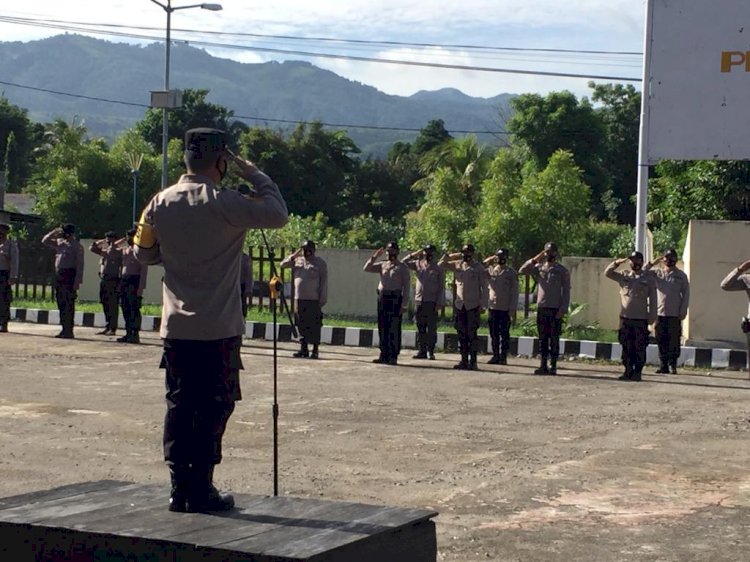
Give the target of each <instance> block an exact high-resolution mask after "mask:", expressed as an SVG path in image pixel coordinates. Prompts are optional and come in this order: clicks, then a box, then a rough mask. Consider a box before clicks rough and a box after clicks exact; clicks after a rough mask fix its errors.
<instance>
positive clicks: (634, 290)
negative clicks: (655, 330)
mask: <svg viewBox="0 0 750 562" xmlns="http://www.w3.org/2000/svg"><path fill="white" fill-rule="evenodd" d="M616 268H617V265H615V262H612V263H611V264H609V265H608V266H607V269H605V270H604V275H606V276H607V277H608V278H609V279H612V280H613V281H615V282H616V283H618V284H619V285H620V316H621V317H622V318H630V319H632V320H648V321H649V322H654V321H655V320H656V309H657V305H656V300H657V299H656V281H655V280H654V276H653V275H650V274H649V273H648V272H645V271H642V272H641V273H635V272H634V271H623V272H620V271H616Z"/></svg>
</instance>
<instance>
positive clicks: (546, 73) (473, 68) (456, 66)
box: [0, 17, 641, 82]
mask: <svg viewBox="0 0 750 562" xmlns="http://www.w3.org/2000/svg"><path fill="white" fill-rule="evenodd" d="M10 20H12V21H13V22H14V23H21V24H23V25H35V26H39V27H52V28H59V29H65V30H69V31H86V32H89V33H97V34H102V35H114V36H120V37H123V36H124V37H130V38H136V39H147V40H157V41H160V40H162V39H161V38H155V37H152V36H148V35H146V36H144V35H137V34H133V33H122V32H115V31H98V30H91V29H88V28H85V29H80V28H75V27H70V26H68V27H63V26H58V25H56V24H49V23H42V22H43V21H45V20H33V21H36V22H37V23H29V22H27V21H18V18H8V17H0V21H10ZM52 21H56V20H52ZM196 32H197V33H201V32H198V31H196ZM185 41H187V42H189V43H191V44H193V45H200V46H204V47H213V48H224V49H234V50H243V51H257V52H265V53H275V54H284V55H294V56H301V57H311V58H329V59H341V60H353V61H359V62H373V63H378V64H395V65H403V66H415V67H427V68H441V69H447V70H470V71H475V72H493V73H504V74H521V75H530V76H550V77H558V78H584V79H588V80H613V81H620V82H641V78H633V77H629V76H611V75H599V74H582V73H573V72H553V71H542V70H524V69H511V68H497V67H485V66H476V65H460V64H447V63H434V62H422V61H409V60H396V59H383V58H377V57H364V56H355V55H344V54H336V53H320V52H310V51H301V50H287V49H275V48H270V47H256V46H248V45H236V44H231V43H216V42H210V41H199V40H194V39H186V40H185Z"/></svg>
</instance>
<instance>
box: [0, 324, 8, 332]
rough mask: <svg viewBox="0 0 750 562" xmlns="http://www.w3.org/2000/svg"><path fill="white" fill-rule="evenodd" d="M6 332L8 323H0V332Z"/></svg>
mask: <svg viewBox="0 0 750 562" xmlns="http://www.w3.org/2000/svg"><path fill="white" fill-rule="evenodd" d="M7 331H8V323H7V322H0V332H2V333H5V332H7Z"/></svg>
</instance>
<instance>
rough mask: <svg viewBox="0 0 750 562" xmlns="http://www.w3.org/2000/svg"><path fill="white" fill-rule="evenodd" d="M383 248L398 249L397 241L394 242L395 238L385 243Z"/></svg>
mask: <svg viewBox="0 0 750 562" xmlns="http://www.w3.org/2000/svg"><path fill="white" fill-rule="evenodd" d="M385 249H386V250H398V249H399V248H398V242H396V241H395V240H392V241H390V242H388V244H386V245H385Z"/></svg>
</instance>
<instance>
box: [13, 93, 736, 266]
mask: <svg viewBox="0 0 750 562" xmlns="http://www.w3.org/2000/svg"><path fill="white" fill-rule="evenodd" d="M589 86H590V87H591V89H592V94H591V99H588V98H586V97H583V98H581V99H578V98H576V96H574V95H573V94H572V93H570V92H567V91H562V92H552V93H550V94H548V95H546V96H541V95H537V94H524V95H521V96H518V97H516V98H515V99H514V100H513V101H512V102H511V107H512V110H513V114H512V115H511V116H507V117H508V119H507V125H506V126H507V133H508V134H509V136H508V137H507V138H506V139H503V142H498V145H501V146H486V145H481V144H479V143H478V141H477V139H476V138H475V137H473V136H466V137H461V138H454V137H453V136H452V135H451V134H450V133H449V132H448V131H447V130H446V129H445V126H444V123H443V122H442V121H441V120H440V119H435V120H433V121H430V122H429V123H427V124H426V125H425V127H424V128H423V129H422V130H421V131H420V132H419V134H418V135H417V137H416V139H415V140H414V141H413V142H397V143H396V144H394V145H393V146H392V148H391V150H390V152H389V154H388V156H387V158H385V159H382V160H379V159H373V158H370V157H364V156H363V155H362V153H361V151H360V149H359V148H358V147H357V146H356V144H355V143H354V142H353V141H352V139H351V138H350V137H349V136H348V135H347V134H346V131H342V130H330V129H327V128H325V127H323V126H322V125H321V124H320V123H317V122H313V123H309V124H300V125H298V126H296V127H295V128H293V129H291V130H281V129H270V128H260V127H252V128H251V127H248V126H247V125H245V124H243V123H242V122H240V121H238V120H235V119H234V114H233V112H232V111H231V110H228V109H227V108H225V107H222V106H220V105H217V104H212V103H209V102H207V101H206V97H207V95H208V93H209V92H208V90H186V91H185V92H184V94H183V106H182V107H181V108H178V109H175V110H173V111H171V112H170V114H169V115H170V123H169V125H170V141H169V148H168V151H169V169H168V177H169V181H170V183H171V182H175V181H176V180H177V179H178V178H179V176H180V174H181V173H183V171H184V168H183V166H182V138H183V136H184V132H185V131H186V130H188V129H190V128H192V127H196V126H212V127H217V128H221V129H224V130H227V131H228V132H229V136H230V139H231V140H230V143H231V145H232V148H233V150H235V151H236V152H238V153H239V154H241V155H243V156H245V157H247V158H249V159H251V160H253V161H255V162H256V163H257V164H258V166H259V167H260V168H261V169H263V170H264V171H266V172H267V173H268V174H269V175H270V176H271V177H272V178H273V179H274V180H275V181H276V182H277V183H278V184H279V185H280V186H281V187H282V190H283V192H284V195H285V198H286V200H287V203H288V206H289V211H290V213H291V215H292V217H291V220H290V222H289V224H288V225H287V227H285V228H284V229H282V230H280V231H274V232H273V233H271V238H272V240H271V243H272V244H276V245H284V246H287V247H291V246H294V245H296V244H298V243H299V241H300V240H302V239H306V238H310V239H314V240H316V242H318V244H319V246H320V247H348V248H372V247H379V246H382V245H384V244H385V243H386V242H387V241H389V240H394V239H395V240H399V241H400V242H401V243H402V246H403V247H409V248H416V247H420V246H422V245H424V244H426V243H431V244H434V245H435V246H437V247H438V248H441V249H446V250H449V249H450V250H452V249H455V248H458V247H460V246H461V245H462V244H463V243H465V242H472V243H474V244H475V246H476V247H477V248H478V249H479V251H480V252H482V253H490V252H493V251H494V250H495V249H497V248H498V247H505V248H508V249H509V250H510V251H511V252H512V255H513V256H514V259H513V261H514V262H518V261H520V260H522V259H523V258H524V257H526V256H528V255H532V254H533V253H535V252H536V251H537V250H538V248H540V247H541V246H542V245H543V243H544V242H545V241H547V240H550V239H554V240H556V241H557V242H558V244H559V245H560V247H561V249H562V251H563V252H564V253H565V254H567V255H580V256H610V255H621V254H623V253H625V252H629V251H630V249H631V248H632V246H633V239H634V235H633V228H632V223H633V222H634V218H635V202H634V198H635V192H636V174H637V152H638V124H639V117H640V93H639V92H637V91H636V90H635V89H634V88H633V87H632V86H623V85H613V84H594V83H590V84H589ZM161 118H162V117H161V112H160V111H158V110H154V109H148V110H147V111H146V113H145V115H144V117H143V119H142V120H140V121H139V122H137V123H136V125H135V126H134V127H133V128H131V129H129V130H127V131H125V132H124V133H122V134H121V135H120V136H119V137H117V138H116V139H114V141H112V142H106V141H105V140H103V139H97V138H89V136H88V134H87V130H86V127H85V124H84V123H83V122H78V121H76V120H74V121H73V122H66V121H63V120H57V121H55V122H53V123H45V124H40V123H34V122H33V121H31V120H30V119H29V117H28V115H27V112H26V111H25V110H24V109H22V108H20V107H18V106H15V105H13V104H11V103H9V102H8V100H7V99H5V98H0V162H1V163H2V165H3V167H4V169H5V171H6V177H7V185H8V188H9V191H11V192H13V191H23V192H27V193H30V194H32V195H33V196H34V198H35V200H36V208H35V212H36V213H38V214H40V215H41V216H42V217H43V219H44V221H45V223H46V224H47V225H49V226H53V225H57V224H60V223H62V222H73V223H75V224H77V225H78V227H79V230H80V232H81V234H82V236H86V237H100V236H102V235H103V233H104V232H105V231H107V230H110V229H115V230H120V231H122V230H125V229H126V228H129V227H130V226H131V222H132V220H131V213H132V201H133V200H132V198H133V174H132V170H131V168H130V165H129V164H128V162H129V158H128V157H129V156H132V155H142V157H143V159H142V164H141V167H140V169H139V171H138V176H137V179H138V185H139V189H138V194H137V203H136V204H137V208H138V209H139V210H140V208H142V207H143V205H145V203H146V202H147V201H148V199H149V198H150V197H151V196H152V195H153V194H154V193H155V192H156V191H157V190H158V189H159V186H160V178H161V155H160V151H161V129H162V125H161ZM749 180H750V164H748V163H747V162H744V161H743V162H713V161H700V162H673V161H666V162H662V163H661V164H659V165H657V166H656V167H654V168H653V169H652V170H651V180H650V189H649V191H650V193H649V209H650V212H649V216H648V222H649V225H650V226H651V228H652V230H653V232H654V238H655V245H656V246H657V249H662V248H666V247H678V248H679V247H680V246H681V245H682V243H683V242H684V238H685V235H686V231H687V224H688V221H689V220H690V219H691V218H696V219H737V220H748V218H750V197H749V196H750V181H749ZM238 182H239V178H237V177H232V176H231V174H230V177H228V178H227V179H225V182H224V185H226V186H233V185H237V184H238ZM249 239H250V241H251V242H254V243H257V242H259V240H258V233H250V234H249Z"/></svg>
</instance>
